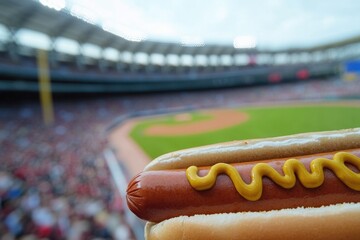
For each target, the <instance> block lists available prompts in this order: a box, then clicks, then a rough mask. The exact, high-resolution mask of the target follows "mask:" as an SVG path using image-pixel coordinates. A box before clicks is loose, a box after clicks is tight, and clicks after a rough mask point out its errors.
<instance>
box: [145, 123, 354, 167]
mask: <svg viewBox="0 0 360 240" xmlns="http://www.w3.org/2000/svg"><path fill="white" fill-rule="evenodd" d="M353 148H360V128H353V129H345V130H337V131H327V132H313V133H302V134H296V135H289V136H283V137H275V138H263V139H255V140H242V141H233V142H226V143H218V144H213V145H207V146H202V147H196V148H189V149H185V150H180V151H176V152H172V153H168V154H165V155H162V156H160V157H158V158H156V159H155V160H153V161H151V162H150V163H149V164H148V165H147V166H146V167H145V169H144V171H149V170H165V169H179V168H187V167H189V166H191V165H196V166H208V165H213V164H215V163H218V162H225V163H236V162H248V161H257V160H267V159H274V158H286V157H296V156H301V155H310V154H316V153H324V152H333V151H340V150H345V149H353Z"/></svg>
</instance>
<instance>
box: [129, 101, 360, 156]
mask: <svg viewBox="0 0 360 240" xmlns="http://www.w3.org/2000/svg"><path fill="white" fill-rule="evenodd" d="M354 127H360V103H359V102H355V103H354V102H352V103H327V104H323V103H318V104H302V105H299V104H297V105H282V106H266V107H246V108H225V109H209V110H199V111H194V112H188V113H175V114H169V115H161V116H156V117H149V118H144V119H142V120H139V121H137V123H136V124H135V126H134V128H133V129H132V130H131V132H130V136H131V138H132V139H133V140H135V142H136V143H137V144H138V145H139V146H140V147H141V148H142V149H143V151H144V152H145V153H146V154H147V155H148V156H149V157H150V158H155V157H157V156H159V155H162V154H164V153H168V152H171V151H175V150H179V149H184V148H189V147H194V146H201V145H205V144H212V143H217V142H224V141H232V140H241V139H252V138H263V137H274V136H281V135H288V134H295V133H303V132H312V131H327V130H337V129H344V128H354Z"/></svg>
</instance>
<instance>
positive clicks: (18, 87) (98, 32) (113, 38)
mask: <svg viewBox="0 0 360 240" xmlns="http://www.w3.org/2000/svg"><path fill="white" fill-rule="evenodd" d="M0 8H1V9H2V11H1V12H0V23H1V24H2V25H3V26H4V27H5V29H6V30H7V34H8V37H7V38H6V39H5V40H4V41H2V42H0V76H1V79H2V80H1V81H0V89H1V90H6V91H9V90H10V91H14V90H15V91H37V89H38V86H37V81H36V79H37V75H38V70H37V62H36V56H37V50H38V49H36V48H31V47H28V46H24V45H21V44H20V43H19V42H18V40H17V33H18V32H19V30H22V29H29V30H32V31H36V32H40V33H42V34H45V35H46V36H47V38H48V39H49V41H50V46H49V47H48V48H47V47H44V48H45V49H46V50H47V52H48V57H49V62H50V70H51V72H50V74H51V78H52V82H53V90H54V91H55V92H74V91H75V92H139V91H167V90H182V89H203V88H219V87H232V86H243V85H252V84H262V83H269V82H271V83H275V82H281V81H294V80H300V79H307V78H317V77H326V76H330V75H334V74H337V73H339V71H340V69H339V67H340V66H341V64H342V62H343V61H344V60H348V59H352V58H356V57H359V56H360V36H357V37H353V38H351V39H346V40H343V41H340V42H335V43H329V44H324V45H320V46H314V47H309V48H293V49H282V50H271V49H269V50H263V49H262V50H259V49H256V48H235V47H234V46H232V45H216V44H211V45H199V46H188V45H182V44H179V43H163V42H155V41H137V39H132V40H133V41H132V40H129V39H125V38H124V36H123V37H121V36H118V35H116V34H114V33H112V32H109V31H106V30H104V29H103V28H101V27H99V26H97V25H93V24H91V23H89V22H87V21H86V19H80V18H77V17H75V16H73V15H71V14H69V13H68V12H66V11H56V10H54V9H51V8H48V7H46V6H43V5H41V4H40V3H39V2H36V1H32V0H29V1H21V0H11V1H10V0H4V1H1V2H0ZM60 38H62V39H63V38H65V39H70V40H72V41H75V42H76V43H77V44H78V53H77V54H69V53H65V52H62V51H59V49H57V47H56V44H55V43H56V42H57V41H58V39H60ZM89 44H90V45H92V46H93V47H94V48H96V49H98V50H99V52H100V55H99V56H90V55H87V53H86V51H84V47H83V46H84V45H89ZM109 49H111V50H112V51H113V52H114V51H115V53H116V56H117V57H115V58H112V57H109V56H108V55H107V54H106V51H107V50H109ZM195 80H196V81H195ZM148 83H149V84H148ZM150 83H151V84H150Z"/></svg>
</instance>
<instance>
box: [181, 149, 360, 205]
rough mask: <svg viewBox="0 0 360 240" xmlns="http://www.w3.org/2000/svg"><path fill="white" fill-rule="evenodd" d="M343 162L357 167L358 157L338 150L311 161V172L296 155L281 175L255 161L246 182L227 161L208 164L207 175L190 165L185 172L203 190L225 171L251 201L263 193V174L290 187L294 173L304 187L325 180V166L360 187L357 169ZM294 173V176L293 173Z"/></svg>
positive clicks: (287, 161) (195, 185)
mask: <svg viewBox="0 0 360 240" xmlns="http://www.w3.org/2000/svg"><path fill="white" fill-rule="evenodd" d="M345 162H347V163H350V164H352V165H354V166H355V167H356V168H358V169H359V170H360V158H359V157H357V156H355V155H353V154H351V153H347V152H338V153H336V154H335V155H334V157H333V160H330V159H327V158H316V159H314V160H312V161H311V163H310V172H308V171H307V169H306V168H305V166H304V164H303V163H302V162H301V161H299V160H297V159H295V158H292V159H288V160H286V161H285V163H284V165H283V167H282V169H283V172H284V175H281V174H280V173H279V172H277V171H276V170H275V169H274V168H273V167H271V166H270V165H268V164H267V163H257V164H256V165H255V166H254V167H253V169H252V170H251V183H250V184H247V183H245V182H244V180H243V179H242V178H241V176H240V173H239V172H238V171H237V170H236V168H235V167H234V166H232V165H230V164H226V163H217V164H215V165H213V166H212V167H211V168H210V171H209V172H208V174H207V175H206V176H203V177H200V176H198V175H197V173H198V168H197V167H196V166H191V167H189V168H187V170H186V176H187V179H188V181H189V183H190V185H191V186H192V187H193V188H195V189H196V190H199V191H202V190H207V189H210V188H211V187H213V186H214V184H215V182H216V178H217V176H218V175H219V174H227V175H228V176H229V177H230V179H231V181H232V182H233V184H234V186H235V188H236V190H237V191H238V193H239V194H240V195H241V196H243V197H244V198H246V199H247V200H250V201H256V200H258V199H259V198H260V197H261V195H262V188H263V182H262V177H263V176H267V177H269V178H270V179H272V180H273V181H274V182H275V183H276V184H278V185H279V186H281V187H283V188H286V189H290V188H292V187H294V185H295V183H296V176H297V177H298V178H299V181H300V182H301V184H302V185H303V186H304V187H306V188H316V187H319V186H321V185H322V184H323V182H324V168H328V169H330V170H331V171H333V172H334V173H335V175H336V176H337V177H338V178H339V179H340V180H341V181H342V182H343V183H345V184H346V185H347V186H348V187H349V188H351V189H353V190H356V191H360V173H356V172H354V171H352V170H350V169H349V168H348V167H347V166H346V165H345ZM295 174H296V176H295Z"/></svg>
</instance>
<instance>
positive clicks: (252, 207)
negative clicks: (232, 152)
mask: <svg viewBox="0 0 360 240" xmlns="http://www.w3.org/2000/svg"><path fill="white" fill-rule="evenodd" d="M346 152H350V153H351V154H353V155H355V156H358V157H360V149H354V150H349V151H346ZM334 154H335V152H332V153H323V154H315V155H307V156H301V157H294V158H296V159H298V160H299V161H301V162H302V163H303V164H304V165H305V167H306V169H307V170H308V171H310V162H311V161H312V160H314V159H315V158H318V157H322V158H328V159H332V158H333V156H334ZM287 159H288V158H286V159H273V160H267V161H261V162H266V163H268V164H269V165H270V166H272V167H273V168H274V169H275V170H276V171H277V172H279V173H280V174H283V170H282V166H283V164H284V162H285V161H286V160H287ZM257 163H258V162H245V163H239V164H234V167H235V168H236V169H237V171H238V172H239V173H240V175H241V177H242V178H243V180H244V181H245V182H246V183H250V182H251V176H250V174H251V169H252V168H253V166H254V165H255V164H257ZM347 166H348V167H349V168H350V169H351V170H352V171H354V172H356V173H359V170H360V169H357V168H356V167H355V166H352V165H348V164H347ZM185 171H186V169H179V170H159V171H145V172H142V173H140V174H138V175H137V176H136V177H135V178H134V179H133V180H132V181H131V182H130V183H129V186H128V190H127V203H128V206H129V208H130V209H131V210H132V211H133V212H134V213H135V214H136V215H137V216H138V217H139V218H142V219H144V220H148V221H151V222H160V221H163V220H165V219H169V218H172V217H176V216H181V215H185V216H191V215H196V214H214V213H229V212H246V211H269V210H278V209H283V208H296V207H300V206H302V207H320V206H323V205H330V204H336V203H343V202H360V192H358V191H356V190H353V189H351V188H349V187H348V186H346V185H345V184H344V183H343V182H342V181H341V180H339V178H338V177H337V176H336V175H335V174H334V173H333V172H332V171H331V170H329V169H327V168H324V175H325V181H324V183H323V184H322V185H321V186H319V187H317V188H305V187H304V186H303V185H302V184H301V183H300V182H299V181H296V184H295V186H294V187H293V188H291V189H285V188H283V187H280V186H278V185H277V184H276V183H274V182H273V181H272V180H271V179H269V178H268V177H263V190H262V195H261V198H260V199H259V200H257V201H249V200H246V199H245V198H244V197H242V196H241V195H240V194H239V193H238V192H237V191H236V189H235V187H234V185H233V183H232V181H231V180H230V178H229V177H228V176H227V175H223V174H222V175H219V176H218V177H217V180H216V184H215V185H214V186H213V187H212V188H211V189H209V190H205V191H197V190H195V189H194V188H192V187H191V186H190V184H189V182H188V180H187V178H186V173H185ZM208 171H209V167H203V168H200V171H199V173H198V174H199V175H200V176H204V175H206V174H207V173H208Z"/></svg>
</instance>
